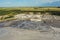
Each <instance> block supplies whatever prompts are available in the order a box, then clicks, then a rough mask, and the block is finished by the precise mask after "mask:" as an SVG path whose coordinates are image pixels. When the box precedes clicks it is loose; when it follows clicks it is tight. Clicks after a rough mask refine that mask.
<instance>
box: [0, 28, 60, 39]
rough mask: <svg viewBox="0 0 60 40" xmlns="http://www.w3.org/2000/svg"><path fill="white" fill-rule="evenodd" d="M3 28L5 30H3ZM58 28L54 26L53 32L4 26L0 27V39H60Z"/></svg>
mask: <svg viewBox="0 0 60 40" xmlns="http://www.w3.org/2000/svg"><path fill="white" fill-rule="evenodd" d="M3 30H5V32H4V31H3ZM59 30H60V28H54V32H53V31H50V32H40V31H34V30H24V29H19V28H18V29H17V28H12V27H4V28H0V40H60V31H59ZM1 32H3V34H1Z"/></svg>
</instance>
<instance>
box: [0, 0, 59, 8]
mask: <svg viewBox="0 0 60 40" xmlns="http://www.w3.org/2000/svg"><path fill="white" fill-rule="evenodd" d="M36 6H60V0H0V7H36Z"/></svg>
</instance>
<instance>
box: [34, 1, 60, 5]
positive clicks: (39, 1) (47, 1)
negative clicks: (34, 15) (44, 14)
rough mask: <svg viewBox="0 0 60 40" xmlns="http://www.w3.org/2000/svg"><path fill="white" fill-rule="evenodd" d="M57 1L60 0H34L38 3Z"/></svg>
mask: <svg viewBox="0 0 60 40" xmlns="http://www.w3.org/2000/svg"><path fill="white" fill-rule="evenodd" d="M56 1H60V0H34V2H35V3H36V4H39V3H52V2H56Z"/></svg>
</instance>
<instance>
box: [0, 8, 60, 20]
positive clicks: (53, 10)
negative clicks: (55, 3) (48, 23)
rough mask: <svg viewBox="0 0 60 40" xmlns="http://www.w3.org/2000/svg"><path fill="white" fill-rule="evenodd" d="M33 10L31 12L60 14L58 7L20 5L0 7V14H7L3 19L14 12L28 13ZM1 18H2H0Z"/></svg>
mask: <svg viewBox="0 0 60 40" xmlns="http://www.w3.org/2000/svg"><path fill="white" fill-rule="evenodd" d="M29 12H34V13H33V14H38V13H36V12H40V13H41V14H45V13H46V12H49V14H52V15H60V7H21V8H0V16H4V15H8V16H9V17H6V18H4V19H8V18H12V17H13V16H14V15H16V14H20V13H27V14H28V13H29ZM1 19H3V18H1Z"/></svg>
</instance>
